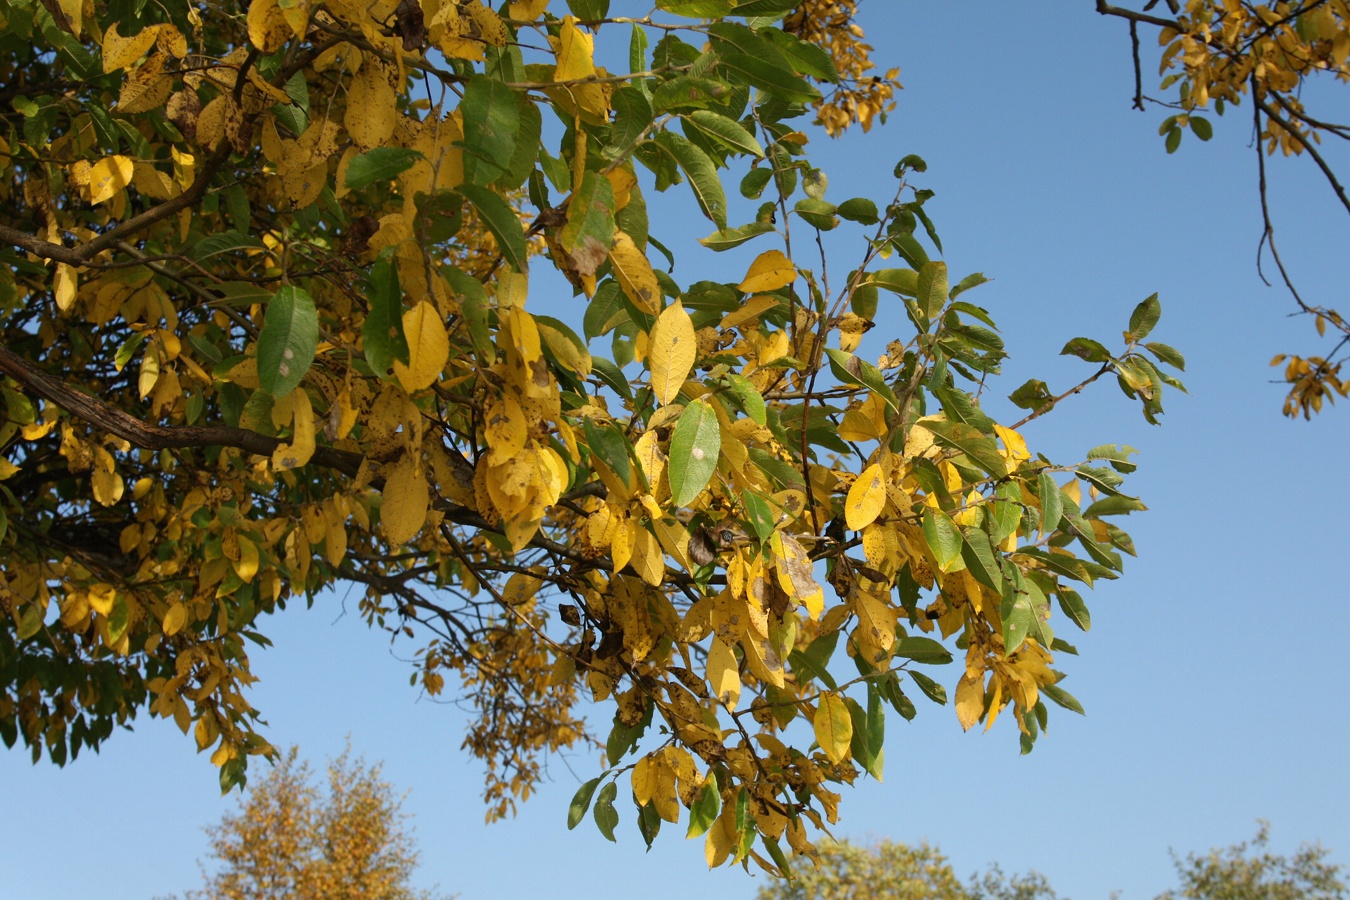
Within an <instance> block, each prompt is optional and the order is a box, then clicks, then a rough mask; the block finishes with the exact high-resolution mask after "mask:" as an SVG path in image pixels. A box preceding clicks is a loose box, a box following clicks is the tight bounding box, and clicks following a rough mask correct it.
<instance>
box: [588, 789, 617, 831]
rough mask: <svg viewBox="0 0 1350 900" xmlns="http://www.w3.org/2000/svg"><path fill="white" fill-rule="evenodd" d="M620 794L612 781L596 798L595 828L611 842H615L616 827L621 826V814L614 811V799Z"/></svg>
mask: <svg viewBox="0 0 1350 900" xmlns="http://www.w3.org/2000/svg"><path fill="white" fill-rule="evenodd" d="M618 793H619V786H618V784H617V783H615V782H613V781H611V782H609V783H608V784H606V785H605V786H604V787H602V788H601V789H600V796H598V797H596V798H595V813H594V815H595V827H596V828H599V829H600V833H601V834H603V835H604V836H605V837H607V838H609V839H610V840H611V841H614V840H615V838H614V826H616V825H618V824H619V813H618V811H617V810H615V809H614V798H615V797H616V796H618ZM616 843H617V841H616Z"/></svg>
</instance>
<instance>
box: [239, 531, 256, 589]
mask: <svg viewBox="0 0 1350 900" xmlns="http://www.w3.org/2000/svg"><path fill="white" fill-rule="evenodd" d="M234 572H235V574H236V575H238V576H239V580H240V581H242V582H244V583H245V584H251V583H252V582H253V579H254V578H255V577H256V576H257V574H258V545H257V544H255V543H253V542H252V541H250V540H249V539H248V538H240V539H239V559H237V560H236V561H235V563H234Z"/></svg>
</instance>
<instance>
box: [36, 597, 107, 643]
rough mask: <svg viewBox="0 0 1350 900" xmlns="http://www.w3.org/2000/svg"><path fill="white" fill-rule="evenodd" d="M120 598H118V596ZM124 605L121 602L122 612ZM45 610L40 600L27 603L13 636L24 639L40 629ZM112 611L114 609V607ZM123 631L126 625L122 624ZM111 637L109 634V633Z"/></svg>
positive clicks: (45, 607) (44, 605)
mask: <svg viewBox="0 0 1350 900" xmlns="http://www.w3.org/2000/svg"><path fill="white" fill-rule="evenodd" d="M119 600H120V598H119ZM125 610H126V605H125V604H123V612H125ZM46 612H47V604H46V603H40V602H33V603H29V604H28V605H27V606H26V607H24V610H23V613H22V614H21V615H20V616H19V627H18V628H17V629H16V630H15V632H14V636H15V637H17V638H18V639H19V640H21V641H26V640H28V639H29V638H30V637H32V636H33V635H35V634H37V633H38V632H39V631H41V630H42V620H43V618H44V617H45V615H46ZM114 612H116V610H115V609H114ZM109 630H110V631H111V629H109ZM122 630H123V631H125V630H126V627H125V626H123V629H122ZM109 637H111V634H110V635H109Z"/></svg>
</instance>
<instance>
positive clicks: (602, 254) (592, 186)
mask: <svg viewBox="0 0 1350 900" xmlns="http://www.w3.org/2000/svg"><path fill="white" fill-rule="evenodd" d="M558 241H559V243H561V244H562V246H563V249H564V250H566V251H567V252H568V253H570V254H571V256H572V259H573V262H574V263H575V264H576V266H577V268H578V269H579V270H580V271H581V274H582V275H594V274H595V270H596V269H597V268H599V267H600V265H602V264H603V263H604V262H605V260H606V259H607V258H608V256H609V248H610V246H611V245H612V244H613V243H614V186H613V185H612V184H610V181H609V179H608V178H606V177H605V176H603V175H600V174H597V173H595V172H590V171H588V172H586V174H585V175H583V176H582V178H581V186H580V187H578V188H577V190H576V192H575V193H573V195H572V202H571V203H569V204H568V205H567V224H565V225H564V226H563V227H562V230H561V231H560V232H559V233H558Z"/></svg>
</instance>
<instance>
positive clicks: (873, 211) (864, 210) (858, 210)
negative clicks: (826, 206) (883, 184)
mask: <svg viewBox="0 0 1350 900" xmlns="http://www.w3.org/2000/svg"><path fill="white" fill-rule="evenodd" d="M839 215H840V216H842V217H844V218H845V219H848V220H849V221H850V222H857V223H858V224H860V225H875V224H877V223H878V222H880V221H881V217H880V216H879V215H878V214H877V205H876V204H875V203H873V202H872V201H871V200H868V199H867V198H866V197H854V198H852V199H850V200H845V201H844V202H843V203H841V204H839Z"/></svg>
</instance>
